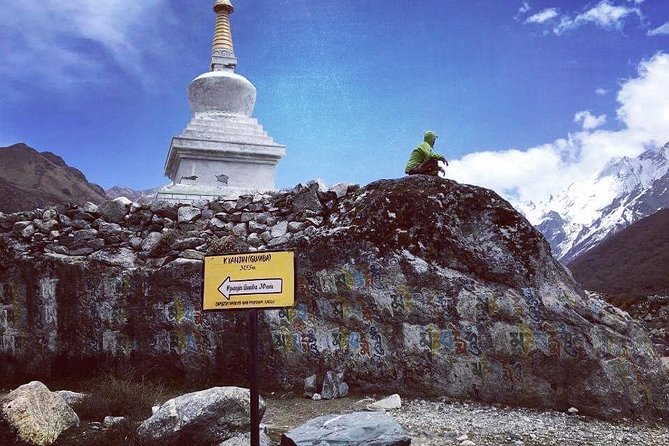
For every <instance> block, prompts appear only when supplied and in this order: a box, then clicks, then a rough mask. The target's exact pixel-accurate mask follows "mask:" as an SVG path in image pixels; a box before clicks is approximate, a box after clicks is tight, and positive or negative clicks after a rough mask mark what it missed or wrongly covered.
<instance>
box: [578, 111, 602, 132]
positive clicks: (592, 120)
mask: <svg viewBox="0 0 669 446" xmlns="http://www.w3.org/2000/svg"><path fill="white" fill-rule="evenodd" d="M574 122H576V123H580V124H581V125H582V126H583V130H594V129H596V128H599V127H601V126H603V125H604V124H606V115H601V116H595V115H593V114H592V113H590V112H589V111H587V110H586V111H580V112H578V113H576V115H574Z"/></svg>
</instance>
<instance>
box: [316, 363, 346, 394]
mask: <svg viewBox="0 0 669 446" xmlns="http://www.w3.org/2000/svg"><path fill="white" fill-rule="evenodd" d="M343 381H344V375H343V374H338V373H335V372H333V371H331V370H328V372H327V373H325V378H323V388H322V390H321V396H322V397H323V399H324V400H332V399H335V398H338V397H339V386H340V385H341V383H342V382H343Z"/></svg>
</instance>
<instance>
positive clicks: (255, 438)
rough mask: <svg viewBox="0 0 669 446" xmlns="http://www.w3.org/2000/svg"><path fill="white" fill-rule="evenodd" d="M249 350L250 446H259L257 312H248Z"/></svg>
mask: <svg viewBox="0 0 669 446" xmlns="http://www.w3.org/2000/svg"><path fill="white" fill-rule="evenodd" d="M249 325H250V332H251V334H250V339H249V341H250V342H249V343H250V345H249V347H250V348H251V357H250V380H251V446H260V417H259V415H260V400H259V396H258V310H256V309H253V310H251V311H250V312H249Z"/></svg>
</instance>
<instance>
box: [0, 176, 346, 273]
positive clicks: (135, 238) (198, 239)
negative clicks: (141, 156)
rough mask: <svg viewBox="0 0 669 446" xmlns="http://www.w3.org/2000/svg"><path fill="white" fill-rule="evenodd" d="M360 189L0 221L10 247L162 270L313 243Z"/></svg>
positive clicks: (301, 190)
mask: <svg viewBox="0 0 669 446" xmlns="http://www.w3.org/2000/svg"><path fill="white" fill-rule="evenodd" d="M357 189H358V186H356V185H348V184H338V185H335V186H333V187H331V188H329V189H327V188H325V186H323V184H322V183H320V182H317V181H312V182H310V183H308V184H307V185H298V186H297V187H295V188H294V189H292V190H291V191H287V192H285V191H284V192H281V193H271V194H256V195H242V196H240V197H239V198H238V199H235V200H224V199H221V200H218V201H212V202H209V203H206V202H202V203H194V205H178V204H172V203H167V202H157V203H153V204H139V203H133V202H131V201H130V200H128V199H127V198H124V197H120V198H116V199H114V200H111V201H108V202H106V203H103V204H102V205H100V206H97V205H95V204H93V203H86V204H85V205H83V206H78V205H59V206H55V207H52V208H49V209H46V210H43V209H36V210H34V211H29V212H18V213H14V214H2V213H0V233H1V232H5V233H8V232H9V233H10V235H11V236H10V237H9V238H8V237H5V242H6V243H8V244H9V245H10V246H11V247H12V248H14V249H17V250H19V251H24V252H26V253H40V252H43V253H47V254H55V255H64V256H75V257H79V256H91V257H92V258H93V259H96V258H97V259H98V260H102V261H106V262H108V263H113V264H119V265H121V266H127V267H133V266H142V265H146V266H149V267H154V268H159V267H161V266H163V265H165V264H167V263H169V262H170V261H172V260H174V259H176V258H185V259H193V260H202V258H203V257H204V255H205V254H207V253H223V252H226V251H228V250H229V248H231V247H232V246H231V245H234V246H238V245H240V244H241V245H242V246H240V248H242V249H244V250H245V251H249V252H254V251H264V250H267V249H275V248H278V247H280V246H282V245H285V244H287V243H288V242H290V241H291V240H293V241H297V240H299V239H302V238H305V237H309V236H310V235H313V234H314V232H315V231H316V228H318V227H319V226H321V225H322V224H323V222H324V220H325V218H327V215H328V213H329V210H330V209H332V207H333V206H334V205H335V203H336V201H337V200H338V199H340V198H343V197H344V196H346V195H347V194H348V193H350V192H352V191H354V190H357ZM110 252H113V255H110Z"/></svg>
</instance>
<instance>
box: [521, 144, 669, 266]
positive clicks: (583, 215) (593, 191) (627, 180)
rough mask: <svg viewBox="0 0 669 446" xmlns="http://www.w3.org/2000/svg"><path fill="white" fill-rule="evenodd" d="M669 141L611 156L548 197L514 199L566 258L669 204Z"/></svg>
mask: <svg viewBox="0 0 669 446" xmlns="http://www.w3.org/2000/svg"><path fill="white" fill-rule="evenodd" d="M668 191H669V143H667V144H665V145H664V146H661V147H654V148H650V149H648V150H646V151H645V152H643V153H641V154H640V155H639V156H637V157H635V158H630V157H622V158H613V159H611V160H610V161H609V162H608V163H607V164H606V165H605V166H604V168H602V169H601V170H600V171H599V172H597V173H596V174H594V175H592V176H591V177H590V178H588V179H587V180H585V181H581V182H574V183H571V184H570V185H569V186H568V187H567V188H565V189H564V190H563V191H561V192H560V193H559V194H557V195H555V196H551V197H550V199H549V200H548V201H547V202H542V203H539V204H535V203H532V202H526V203H518V204H517V208H518V209H519V210H520V211H521V212H522V213H523V214H524V215H525V216H526V217H527V218H528V220H529V221H530V222H531V223H532V224H533V225H534V226H535V227H537V229H539V231H541V232H542V233H543V234H544V236H545V237H546V239H547V240H548V242H549V243H550V245H551V249H552V251H553V254H554V255H555V257H556V258H558V259H559V260H561V261H562V262H563V263H565V264H566V263H569V262H571V261H572V260H574V259H575V258H577V257H578V256H579V255H582V254H583V253H585V252H587V251H588V250H590V249H591V248H593V247H594V246H596V245H597V244H599V243H601V242H602V241H603V240H605V239H606V238H608V237H610V236H611V235H613V234H615V233H617V232H618V231H620V230H622V229H624V228H626V227H628V226H629V225H631V224H632V223H635V222H637V221H639V220H640V219H642V218H644V217H647V216H649V215H652V214H653V213H655V212H657V211H658V210H660V209H664V208H667V207H669V193H668Z"/></svg>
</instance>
